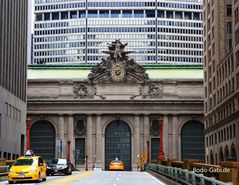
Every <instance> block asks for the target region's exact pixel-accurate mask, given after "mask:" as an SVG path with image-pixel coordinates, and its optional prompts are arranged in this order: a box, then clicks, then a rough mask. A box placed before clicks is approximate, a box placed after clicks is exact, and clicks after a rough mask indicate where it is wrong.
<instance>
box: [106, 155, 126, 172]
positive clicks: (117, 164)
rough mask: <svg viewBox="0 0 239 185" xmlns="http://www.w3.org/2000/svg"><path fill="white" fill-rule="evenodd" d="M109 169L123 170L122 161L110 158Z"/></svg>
mask: <svg viewBox="0 0 239 185" xmlns="http://www.w3.org/2000/svg"><path fill="white" fill-rule="evenodd" d="M109 170H122V171H123V170H124V163H123V162H122V161H121V160H119V159H118V158H116V159H115V160H112V161H111V162H110V164H109Z"/></svg>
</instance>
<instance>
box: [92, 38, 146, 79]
mask: <svg viewBox="0 0 239 185" xmlns="http://www.w3.org/2000/svg"><path fill="white" fill-rule="evenodd" d="M126 46H127V43H126V44H122V43H121V42H120V40H116V41H114V42H112V43H111V44H109V46H108V48H109V51H102V52H103V53H106V54H109V55H110V56H109V57H107V58H106V59H102V62H101V63H99V64H97V65H96V66H95V67H93V68H92V70H91V73H90V74H89V75H88V78H89V80H90V82H91V83H115V82H118V83H145V82H146V81H147V80H148V79H149V78H148V74H147V73H146V72H145V69H144V68H143V67H142V66H140V65H139V64H137V63H136V62H135V61H134V60H133V59H131V60H129V59H128V56H127V54H129V53H132V52H131V51H124V48H125V47H126Z"/></svg>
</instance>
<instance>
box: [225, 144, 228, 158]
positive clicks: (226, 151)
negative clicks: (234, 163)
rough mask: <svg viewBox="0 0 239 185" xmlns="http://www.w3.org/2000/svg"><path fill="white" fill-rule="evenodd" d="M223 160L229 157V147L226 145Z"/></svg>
mask: <svg viewBox="0 0 239 185" xmlns="http://www.w3.org/2000/svg"><path fill="white" fill-rule="evenodd" d="M224 156H225V160H227V159H228V158H229V149H228V146H227V145H226V147H225V155H224Z"/></svg>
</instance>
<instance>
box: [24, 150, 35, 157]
mask: <svg viewBox="0 0 239 185" xmlns="http://www.w3.org/2000/svg"><path fill="white" fill-rule="evenodd" d="M25 156H34V152H33V151H32V150H27V151H26V152H25Z"/></svg>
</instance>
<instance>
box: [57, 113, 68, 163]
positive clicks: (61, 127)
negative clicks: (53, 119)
mask: <svg viewBox="0 0 239 185" xmlns="http://www.w3.org/2000/svg"><path fill="white" fill-rule="evenodd" d="M58 122H59V123H58V129H59V132H58V133H59V140H61V141H62V144H64V142H65V141H64V139H65V138H64V116H63V115H59V121H58ZM65 144H66V142H65ZM65 149H66V147H65ZM64 152H65V151H61V152H60V153H58V156H59V157H61V158H63V156H64Z"/></svg>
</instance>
